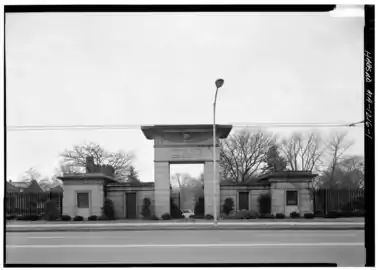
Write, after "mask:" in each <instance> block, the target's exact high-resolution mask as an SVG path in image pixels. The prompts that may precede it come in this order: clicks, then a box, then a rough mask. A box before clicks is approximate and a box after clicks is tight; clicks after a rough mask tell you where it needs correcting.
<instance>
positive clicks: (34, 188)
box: [7, 180, 43, 193]
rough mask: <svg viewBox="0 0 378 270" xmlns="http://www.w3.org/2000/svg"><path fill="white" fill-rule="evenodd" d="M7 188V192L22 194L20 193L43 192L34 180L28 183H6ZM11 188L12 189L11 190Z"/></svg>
mask: <svg viewBox="0 0 378 270" xmlns="http://www.w3.org/2000/svg"><path fill="white" fill-rule="evenodd" d="M7 183H8V185H7V191H8V187H9V188H10V189H11V190H9V191H8V192H22V193H39V192H43V190H42V189H41V187H40V186H39V184H38V182H37V181H36V180H31V181H30V182H12V181H10V182H7ZM12 187H13V188H12Z"/></svg>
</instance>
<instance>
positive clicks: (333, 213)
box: [325, 211, 341, 218]
mask: <svg viewBox="0 0 378 270" xmlns="http://www.w3.org/2000/svg"><path fill="white" fill-rule="evenodd" d="M339 217H341V213H340V212H339V211H329V212H328V213H327V215H326V216H325V218H339Z"/></svg>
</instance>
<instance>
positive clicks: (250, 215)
mask: <svg viewBox="0 0 378 270" xmlns="http://www.w3.org/2000/svg"><path fill="white" fill-rule="evenodd" d="M245 218H246V219H255V218H257V213H256V212H255V211H248V212H247V214H246V216H245Z"/></svg>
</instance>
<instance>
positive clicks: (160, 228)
mask: <svg viewBox="0 0 378 270" xmlns="http://www.w3.org/2000/svg"><path fill="white" fill-rule="evenodd" d="M364 229H365V225H364V224H350V225H333V226H329V225H327V224H324V225H323V224H322V225H317V226H313V225H312V226H306V225H305V226H303V225H302V224H295V225H294V224H292V225H288V226H287V225H286V226H282V225H281V226H277V225H261V226H253V225H251V226H230V225H221V224H218V225H217V226H214V225H213V224H210V225H195V226H193V225H181V226H174V225H173V226H172V225H167V226H146V225H144V226H135V225H134V226H133V225H128V226H117V227H109V226H97V227H93V226H76V227H64V226H59V227H51V226H49V227H34V228H33V227H30V226H17V227H7V228H6V232H88V231H89V232H90V231H172V230H175V231H177V230H215V231H216V230H247V231H248V230H252V231H253V230H364Z"/></svg>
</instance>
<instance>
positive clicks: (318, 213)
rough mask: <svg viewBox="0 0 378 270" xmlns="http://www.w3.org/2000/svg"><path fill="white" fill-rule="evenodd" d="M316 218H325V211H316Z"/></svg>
mask: <svg viewBox="0 0 378 270" xmlns="http://www.w3.org/2000/svg"><path fill="white" fill-rule="evenodd" d="M314 216H315V217H324V212H323V211H315V213H314Z"/></svg>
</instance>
